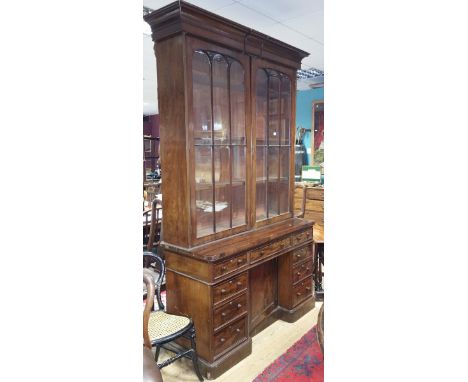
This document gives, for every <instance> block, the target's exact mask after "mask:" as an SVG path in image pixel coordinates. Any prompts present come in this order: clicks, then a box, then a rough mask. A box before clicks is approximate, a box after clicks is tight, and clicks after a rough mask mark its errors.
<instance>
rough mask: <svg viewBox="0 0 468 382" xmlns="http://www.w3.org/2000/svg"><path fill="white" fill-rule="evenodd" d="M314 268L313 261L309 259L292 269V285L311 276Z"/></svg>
mask: <svg viewBox="0 0 468 382" xmlns="http://www.w3.org/2000/svg"><path fill="white" fill-rule="evenodd" d="M313 266H314V260H313V259H310V260H307V261H305V262H303V263H301V264H297V265H295V266H294V268H293V283H294V284H295V283H297V282H298V281H299V280H302V279H303V278H304V277H306V276H311V275H312V271H313Z"/></svg>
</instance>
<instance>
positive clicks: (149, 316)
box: [143, 256, 203, 381]
mask: <svg viewBox="0 0 468 382" xmlns="http://www.w3.org/2000/svg"><path fill="white" fill-rule="evenodd" d="M155 257H156V258H157V260H158V262H159V269H161V273H160V274H159V277H158V279H157V280H156V283H155V284H153V281H154V279H153V274H152V273H150V272H148V270H146V269H143V281H144V283H145V285H146V289H147V296H146V304H145V309H144V312H143V340H144V346H145V347H146V348H149V349H151V347H156V354H155V357H154V359H155V361H156V362H157V361H158V358H159V351H160V349H161V348H163V349H166V350H169V351H171V352H174V353H176V354H175V355H174V356H173V357H171V358H168V359H167V360H165V361H164V362H162V363H159V364H158V368H159V369H162V368H163V367H166V366H168V365H170V364H171V363H173V362H175V361H177V360H178V359H179V358H182V357H186V358H189V359H191V360H192V362H193V367H194V369H195V373H196V374H197V377H198V379H199V380H200V381H203V377H202V375H201V373H200V370H199V368H198V357H197V349H196V344H195V328H194V325H193V321H192V320H191V319H190V318H189V317H185V316H178V315H174V314H168V313H166V312H165V311H164V304H163V303H162V302H161V283H162V279H163V276H164V270H165V269H164V262H163V260H162V259H161V258H160V257H158V256H155ZM155 291H156V297H157V301H158V308H159V309H158V310H153V304H154V296H155ZM178 338H184V339H186V340H187V341H188V342H189V343H190V347H189V349H188V350H184V349H183V350H178V349H177V350H174V348H173V347H168V346H167V344H169V343H170V342H173V341H174V340H176V339H178Z"/></svg>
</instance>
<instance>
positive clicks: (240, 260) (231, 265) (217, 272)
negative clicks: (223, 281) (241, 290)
mask: <svg viewBox="0 0 468 382" xmlns="http://www.w3.org/2000/svg"><path fill="white" fill-rule="evenodd" d="M246 264H247V253H244V254H243V255H240V256H237V257H234V258H232V259H230V260H227V261H224V262H222V263H220V264H216V265H215V269H214V277H215V279H217V278H220V277H222V276H224V275H226V274H228V273H231V272H234V271H235V270H237V269H239V268H240V267H242V266H244V265H246Z"/></svg>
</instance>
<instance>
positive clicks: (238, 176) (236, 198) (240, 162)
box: [232, 146, 246, 227]
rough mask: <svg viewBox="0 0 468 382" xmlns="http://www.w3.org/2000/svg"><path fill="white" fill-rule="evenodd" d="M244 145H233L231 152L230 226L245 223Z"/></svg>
mask: <svg viewBox="0 0 468 382" xmlns="http://www.w3.org/2000/svg"><path fill="white" fill-rule="evenodd" d="M245 151H246V150H245V146H233V148H232V154H233V161H232V226H233V227H236V226H239V225H243V224H245V223H246V220H245V193H246V188H245V187H246V186H245V166H246V158H245V154H246V152H245Z"/></svg>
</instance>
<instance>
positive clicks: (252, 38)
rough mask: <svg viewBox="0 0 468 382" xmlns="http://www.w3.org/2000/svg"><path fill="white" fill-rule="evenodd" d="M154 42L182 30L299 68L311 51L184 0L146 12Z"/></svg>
mask: <svg viewBox="0 0 468 382" xmlns="http://www.w3.org/2000/svg"><path fill="white" fill-rule="evenodd" d="M144 19H145V21H146V22H147V23H148V24H149V25H150V26H151V30H152V38H153V41H154V42H159V41H162V40H164V39H167V38H170V37H172V36H175V35H178V34H180V33H186V34H188V35H193V36H196V37H198V38H201V39H204V40H207V41H211V42H216V43H217V44H219V45H224V46H225V47H227V48H230V49H235V50H237V51H239V52H243V53H245V54H248V55H252V56H256V57H260V58H263V59H266V60H268V61H272V62H276V63H278V64H281V65H285V66H287V67H290V68H294V69H299V68H300V66H301V60H302V59H303V58H305V57H307V56H308V55H309V53H307V52H305V51H303V50H301V49H297V48H295V47H293V46H291V45H288V44H286V43H284V42H281V41H279V40H276V39H274V38H272V37H269V36H267V35H265V34H263V33H260V32H257V31H255V30H253V29H251V28H247V27H245V26H243V25H241V24H238V23H235V22H233V21H231V20H228V19H226V18H224V17H221V16H218V15H216V14H214V13H211V12H208V11H206V10H204V9H202V8H199V7H196V6H195V5H192V4H190V3H187V2H185V1H175V2H173V3H171V4H169V5H167V6H165V7H163V8H161V9H158V10H156V11H154V12H151V13H150V14H148V15H146V16H144Z"/></svg>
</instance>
